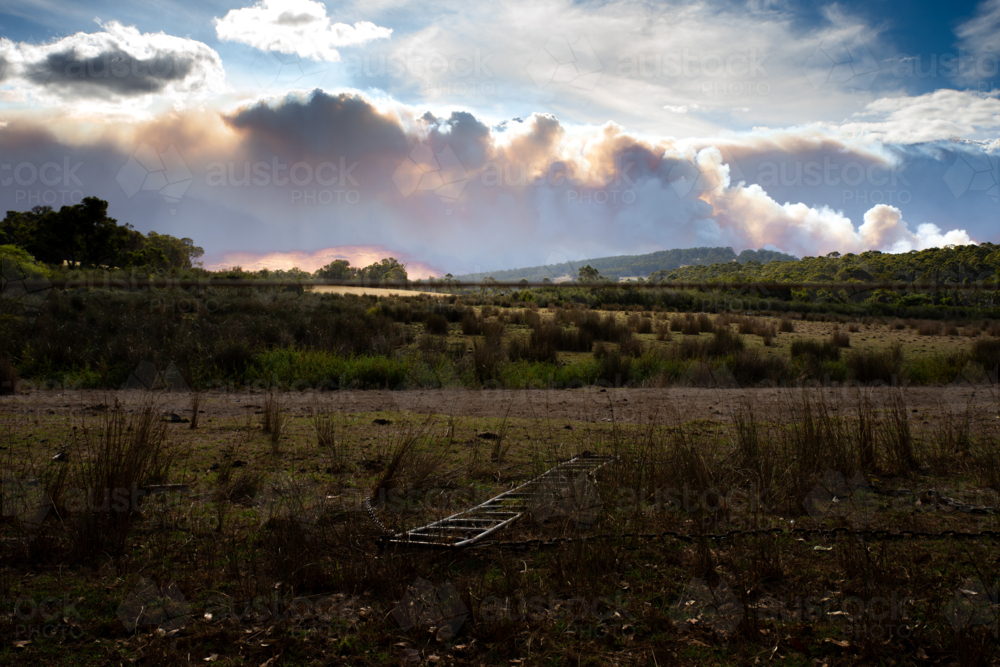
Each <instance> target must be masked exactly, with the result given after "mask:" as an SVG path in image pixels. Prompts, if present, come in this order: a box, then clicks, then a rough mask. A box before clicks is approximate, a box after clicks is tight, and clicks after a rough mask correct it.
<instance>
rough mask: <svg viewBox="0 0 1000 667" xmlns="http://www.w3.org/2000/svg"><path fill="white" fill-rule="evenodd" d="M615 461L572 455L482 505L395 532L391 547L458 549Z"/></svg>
mask: <svg viewBox="0 0 1000 667" xmlns="http://www.w3.org/2000/svg"><path fill="white" fill-rule="evenodd" d="M613 460H614V457H613V456H604V455H593V454H589V453H584V454H580V455H579V456H574V457H573V458H571V459H569V460H568V461H563V462H562V463H560V464H558V465H557V466H555V467H554V468H551V469H550V470H547V471H546V472H544V473H542V474H541V475H539V476H538V477H535V478H534V479H532V480H529V481H527V482H525V483H524V484H522V485H520V486H518V487H516V488H514V489H511V490H510V491H506V492H504V493H501V494H500V495H498V496H496V497H494V498H490V499H489V500H487V501H486V502H484V503H481V504H479V505H476V506H475V507H471V508H469V509H467V510H463V511H461V512H458V513H457V514H452V515H451V516H449V517H446V518H444V519H441V520H439V521H435V522H434V523H429V524H427V525H426V526H421V527H420V528H413V529H411V530H407V531H404V532H402V533H397V534H395V535H393V536H392V537H390V538H388V540H387V541H388V542H389V543H390V544H407V545H414V546H424V547H436V548H445V549H461V548H463V547H468V546H471V545H473V544H475V543H477V542H479V541H481V540H483V539H485V538H487V537H489V536H490V535H492V534H493V533H496V532H497V531H499V530H502V529H503V528H506V527H507V526H509V525H511V524H512V523H514V522H515V521H517V520H518V519H520V518H521V517H522V516H523V515H524V514H526V513H528V512H531V511H532V510H533V509H534V508H537V507H539V506H540V505H544V504H546V503H547V502H551V500H552V499H553V498H556V497H558V496H559V495H560V494H561V493H565V492H566V490H567V489H572V486H573V484H574V481H575V480H578V479H580V478H581V476H590V475H592V474H593V473H595V472H597V471H598V470H600V469H601V468H603V467H604V466H606V465H607V464H608V463H610V462H611V461H613Z"/></svg>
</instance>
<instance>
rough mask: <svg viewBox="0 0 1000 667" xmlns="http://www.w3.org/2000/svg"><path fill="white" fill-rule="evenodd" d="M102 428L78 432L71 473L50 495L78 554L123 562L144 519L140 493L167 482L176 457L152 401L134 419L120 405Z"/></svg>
mask: <svg viewBox="0 0 1000 667" xmlns="http://www.w3.org/2000/svg"><path fill="white" fill-rule="evenodd" d="M100 419H101V423H100V425H99V426H98V427H85V428H81V429H78V430H75V431H74V435H73V443H72V445H73V451H72V453H71V454H70V461H69V463H68V464H67V465H68V472H66V474H65V475H64V476H60V477H58V478H55V479H53V480H51V484H50V485H49V488H48V489H47V493H48V495H49V497H50V498H51V500H52V504H53V506H54V507H56V508H57V512H58V513H59V514H60V515H61V516H63V517H64V519H65V521H66V523H67V525H68V526H70V527H71V532H72V535H73V546H74V550H75V552H76V555H77V556H78V557H80V558H83V559H88V560H89V559H92V558H95V557H97V556H100V555H102V554H104V553H107V554H110V555H112V556H113V557H114V558H116V559H119V558H121V557H122V556H123V555H124V553H125V551H126V550H127V549H128V540H129V535H130V533H131V530H132V527H133V525H134V524H135V522H136V521H137V520H138V518H139V515H140V507H139V506H138V499H137V497H136V495H135V493H136V491H135V490H136V489H144V488H146V487H147V486H149V485H151V484H162V483H164V482H166V480H167V477H168V473H169V470H170V467H171V465H172V463H173V456H172V455H171V453H170V452H168V451H167V447H166V439H167V427H166V424H165V422H164V421H163V419H162V418H161V417H160V414H159V412H158V410H157V409H156V408H155V407H154V405H153V403H152V401H148V400H147V401H146V402H144V403H143V404H141V405H140V406H138V407H137V408H134V409H133V410H132V411H131V414H129V411H127V410H126V407H125V406H124V405H123V404H122V403H121V402H119V401H117V400H116V401H115V404H114V406H113V407H112V408H110V409H108V410H106V411H105V412H104V414H103V415H102V416H101V418H100Z"/></svg>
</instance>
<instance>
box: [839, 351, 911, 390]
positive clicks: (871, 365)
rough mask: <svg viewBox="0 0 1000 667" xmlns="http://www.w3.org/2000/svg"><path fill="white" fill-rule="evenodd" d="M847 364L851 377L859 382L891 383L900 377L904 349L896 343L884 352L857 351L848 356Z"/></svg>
mask: <svg viewBox="0 0 1000 667" xmlns="http://www.w3.org/2000/svg"><path fill="white" fill-rule="evenodd" d="M845 363H846V364H847V370H848V372H849V373H850V375H851V377H852V378H853V379H854V380H857V381H858V382H861V383H864V384H869V383H873V382H885V383H891V382H893V380H894V379H895V378H897V377H898V376H899V371H900V367H901V366H902V364H903V347H902V346H901V345H900V344H899V343H896V344H894V345H893V346H892V347H890V348H887V349H883V350H876V349H871V348H868V349H864V350H856V351H853V352H851V353H850V354H848V355H847V358H846V359H845Z"/></svg>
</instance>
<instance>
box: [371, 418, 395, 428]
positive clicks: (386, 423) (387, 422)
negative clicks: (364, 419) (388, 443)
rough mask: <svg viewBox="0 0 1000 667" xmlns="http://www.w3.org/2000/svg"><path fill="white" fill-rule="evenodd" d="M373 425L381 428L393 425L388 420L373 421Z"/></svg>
mask: <svg viewBox="0 0 1000 667" xmlns="http://www.w3.org/2000/svg"><path fill="white" fill-rule="evenodd" d="M372 423H373V424H378V425H379V426H387V425H388V424H391V423H392V422H391V421H389V420H388V419H373V420H372Z"/></svg>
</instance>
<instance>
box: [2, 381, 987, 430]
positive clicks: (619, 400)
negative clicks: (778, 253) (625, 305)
mask: <svg viewBox="0 0 1000 667" xmlns="http://www.w3.org/2000/svg"><path fill="white" fill-rule="evenodd" d="M858 391H859V390H858V389H855V388H839V387H838V388H823V389H810V390H808V392H809V394H810V395H811V396H814V397H817V398H818V397H820V396H822V397H823V398H824V399H825V400H826V402H827V403H828V405H830V406H831V407H832V406H839V407H840V409H848V410H849V409H851V407H852V406H853V405H855V404H856V401H857V398H856V397H857V392H858ZM867 391H871V392H872V396H873V398H874V399H875V404H876V406H880V405H881V404H882V401H883V400H884V399H885V398H886V397H887V396H888V394H889V391H890V389H889V388H886V387H881V388H875V389H870V390H867ZM904 394H905V397H906V403H907V408H908V409H909V410H910V411H911V416H912V418H913V419H914V420H918V419H919V420H920V421H925V420H929V419H932V418H934V417H936V416H938V415H940V414H942V413H943V412H945V411H951V412H957V411H960V410H962V409H964V408H965V406H966V405H967V404H968V403H970V402H971V404H972V405H973V406H974V407H975V410H976V412H977V413H978V414H979V415H980V416H991V417H996V416H997V412H998V406H1000V391H998V390H997V389H996V388H991V387H989V386H979V387H971V386H963V387H959V386H952V385H948V386H931V387H926V386H925V387H909V388H905V389H904ZM801 395H802V390H800V389H696V388H686V387H676V388H664V389H607V390H606V391H605V390H601V389H598V388H594V387H587V388H582V389H573V390H528V391H513V390H496V391H475V390H463V389H440V390H411V391H335V392H323V393H320V392H315V391H305V392H293V393H289V394H286V395H285V401H284V403H285V405H286V407H287V408H288V409H289V410H290V411H292V412H310V411H311V410H312V409H313V408H314V407H318V406H321V405H322V406H324V407H326V406H329V407H331V408H333V409H335V410H337V411H340V412H347V413H354V412H379V411H390V412H396V411H403V412H415V413H422V414H432V413H433V414H441V415H455V416H466V417H502V416H503V415H504V414H506V413H507V411H508V410H509V414H510V416H511V417H512V418H519V419H554V420H565V421H575V422H598V421H610V420H611V419H612V417H613V418H614V419H615V420H617V421H621V422H631V423H640V422H641V423H649V422H650V420H653V421H655V422H657V423H673V422H674V421H675V420H676V419H677V418H680V419H681V420H682V421H689V420H692V419H707V420H711V421H720V422H725V421H731V420H732V415H733V413H734V411H735V408H736V407H737V406H739V405H740V404H741V403H742V402H744V401H751V402H752V403H753V404H754V405H755V406H756V408H757V411H758V412H759V413H761V414H768V415H769V416H770V418H772V419H773V418H775V417H778V418H780V417H783V416H787V415H788V414H789V410H788V406H789V405H791V404H796V403H800V402H801ZM116 397H119V398H121V399H122V400H123V401H124V402H127V403H130V402H134V401H138V400H140V399H141V398H142V395H141V394H140V393H139V392H137V391H123V392H113V391H31V392H28V393H25V394H21V395H18V396H7V397H4V398H0V415H22V416H24V415H29V414H33V413H45V414H73V413H79V412H81V411H89V410H92V409H93V408H94V407H96V406H100V405H110V404H112V403H113V402H114V400H115V398H116ZM156 401H157V403H158V405H160V406H161V407H162V409H163V410H164V411H172V412H176V413H177V414H178V415H181V416H184V415H185V414H186V413H187V414H188V415H189V413H190V407H191V394H189V393H157V394H156ZM263 402H264V394H263V393H262V392H260V391H256V392H254V391H248V392H223V391H210V392H206V393H205V394H204V395H203V398H202V409H203V410H205V412H206V413H207V414H208V415H209V416H212V417H215V418H223V419H228V418H236V417H238V416H240V415H243V414H245V412H246V410H247V409H248V408H256V409H259V408H261V407H262V406H263ZM913 413H916V414H913Z"/></svg>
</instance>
